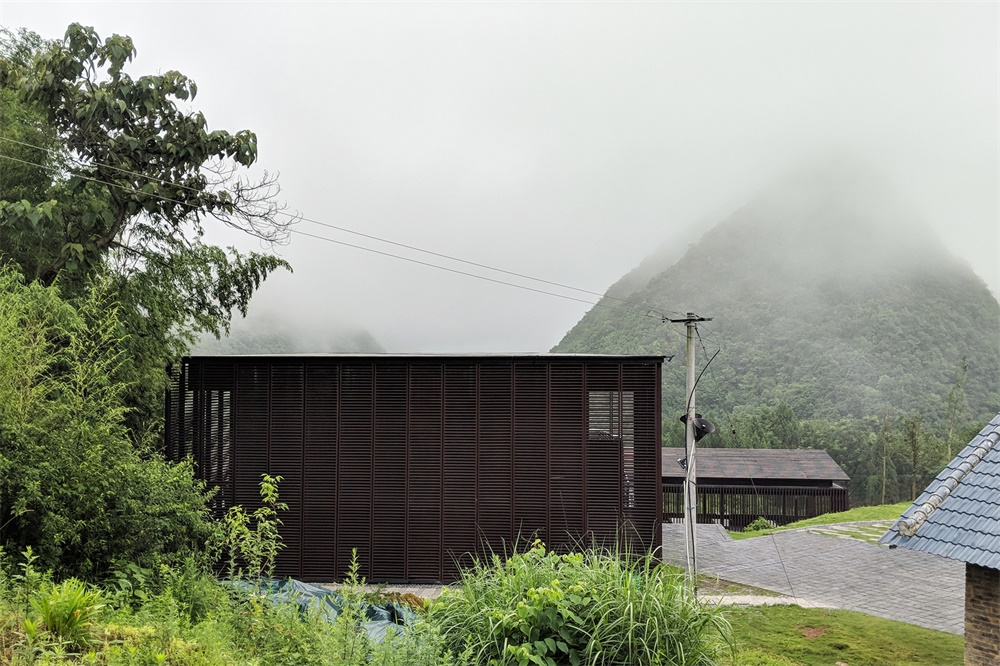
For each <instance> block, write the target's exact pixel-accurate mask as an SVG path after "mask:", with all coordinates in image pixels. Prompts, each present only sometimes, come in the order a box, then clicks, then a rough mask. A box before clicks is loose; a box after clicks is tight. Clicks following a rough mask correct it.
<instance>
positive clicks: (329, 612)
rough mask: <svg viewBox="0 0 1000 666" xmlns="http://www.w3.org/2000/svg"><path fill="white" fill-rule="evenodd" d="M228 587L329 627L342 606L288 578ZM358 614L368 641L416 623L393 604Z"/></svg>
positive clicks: (338, 598)
mask: <svg viewBox="0 0 1000 666" xmlns="http://www.w3.org/2000/svg"><path fill="white" fill-rule="evenodd" d="M228 585H230V586H232V587H233V588H234V589H236V590H240V591H243V592H247V593H252V594H260V595H264V596H266V597H269V598H270V600H271V602H272V603H274V604H284V603H294V604H296V605H297V606H298V607H299V610H301V611H302V612H303V613H306V612H310V611H311V612H316V613H319V614H320V616H321V617H323V618H324V619H325V620H326V621H327V622H330V623H331V624H332V623H333V621H334V620H336V619H337V616H338V615H340V613H341V611H342V610H343V608H344V603H345V601H344V597H343V595H341V594H339V593H337V592H334V591H333V590H329V589H327V588H325V587H320V586H319V585H310V584H309V583H303V582H302V581H298V580H294V579H291V578H287V579H284V580H278V579H276V578H261V579H260V580H258V581H252V582H251V581H244V580H232V581H228ZM359 610H360V612H361V616H362V617H363V618H365V621H364V622H362V624H361V626H362V627H364V629H365V632H366V633H367V634H368V637H369V638H371V639H373V640H376V641H381V640H382V638H383V637H385V634H386V632H387V631H388V630H389V629H392V631H393V633H395V634H400V633H402V631H403V627H405V626H406V625H407V624H410V623H412V622H414V621H415V620H416V619H417V614H416V613H415V612H414V611H413V609H412V608H410V607H409V606H407V605H406V604H399V603H396V602H393V601H389V602H386V603H384V604H379V605H375V604H368V603H363V604H362V605H361V607H360V609H359Z"/></svg>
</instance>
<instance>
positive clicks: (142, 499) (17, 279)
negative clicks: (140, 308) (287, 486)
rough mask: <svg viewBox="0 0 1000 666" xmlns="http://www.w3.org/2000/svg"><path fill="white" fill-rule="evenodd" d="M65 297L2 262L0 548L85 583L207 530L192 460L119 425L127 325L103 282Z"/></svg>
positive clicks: (209, 536) (162, 554) (177, 554)
mask: <svg viewBox="0 0 1000 666" xmlns="http://www.w3.org/2000/svg"><path fill="white" fill-rule="evenodd" d="M89 287H90V288H89V289H88V290H87V296H86V298H78V299H74V301H75V302H69V301H67V300H66V299H64V298H63V297H62V295H61V294H60V291H59V288H58V287H57V286H49V287H45V286H42V285H41V284H40V283H39V282H38V281H35V282H32V283H30V284H25V283H24V280H23V278H22V277H21V276H20V275H19V274H17V273H16V272H15V271H14V270H13V269H12V268H10V267H7V268H3V267H0V525H2V526H4V527H3V531H2V534H0V546H3V547H4V549H5V550H7V552H11V551H14V552H18V551H20V550H21V549H23V548H26V547H28V546H31V547H32V549H33V550H34V552H36V553H38V555H39V556H40V562H39V564H40V565H41V566H42V567H44V568H47V569H53V570H55V571H56V572H57V573H58V574H59V575H62V576H81V577H85V578H88V579H91V580H95V579H99V578H101V577H103V576H104V575H105V574H106V573H107V572H108V571H109V569H111V568H112V567H113V566H115V565H116V563H120V562H131V563H134V564H137V565H138V566H142V567H149V568H152V567H155V566H156V565H158V564H160V563H170V562H175V563H176V562H177V561H179V559H180V558H182V557H185V556H188V555H194V554H197V553H200V552H205V548H206V546H207V545H209V544H210V543H211V542H212V540H213V537H214V535H215V534H216V532H215V529H216V528H215V527H214V526H213V524H212V523H211V522H210V521H209V519H208V518H209V517H208V510H207V506H206V502H205V500H206V498H207V496H206V494H205V492H204V487H203V485H202V484H201V483H200V482H198V481H196V480H195V479H194V473H193V469H192V467H191V465H189V464H187V463H185V464H181V465H174V464H170V463H167V462H166V461H165V460H163V458H162V457H161V456H160V455H159V454H157V453H156V452H155V451H154V450H152V448H151V447H150V446H149V445H148V442H141V441H140V442H136V441H135V440H134V439H133V438H132V436H131V435H130V433H129V430H128V428H127V427H126V423H125V416H126V414H127V412H128V406H127V405H126V404H125V396H126V389H127V384H126V383H125V382H124V381H123V380H122V379H121V376H122V368H123V367H125V366H127V365H128V363H129V359H128V357H127V353H126V350H127V348H128V345H127V344H126V343H127V338H128V333H127V332H126V331H125V329H124V326H123V325H122V322H121V320H120V318H119V316H118V307H117V306H116V304H115V296H114V292H113V290H112V289H111V288H110V285H109V284H108V283H107V282H101V281H97V282H94V283H92V284H91V285H89Z"/></svg>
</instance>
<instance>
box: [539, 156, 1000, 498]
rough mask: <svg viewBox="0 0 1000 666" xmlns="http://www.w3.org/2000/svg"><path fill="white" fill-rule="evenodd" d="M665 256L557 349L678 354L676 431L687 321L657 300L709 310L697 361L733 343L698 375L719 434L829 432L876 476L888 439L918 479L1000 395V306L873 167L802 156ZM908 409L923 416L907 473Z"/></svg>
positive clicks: (772, 437) (744, 442)
mask: <svg viewBox="0 0 1000 666" xmlns="http://www.w3.org/2000/svg"><path fill="white" fill-rule="evenodd" d="M984 242H986V239H984ZM657 257H661V258H660V259H658V258H657ZM662 257H669V254H668V253H663V252H660V253H658V255H657V256H654V257H652V258H650V259H649V260H647V261H646V262H645V263H644V264H643V265H642V266H640V267H639V268H637V269H636V270H635V271H633V272H632V273H631V274H629V275H626V276H625V277H623V278H622V279H621V280H620V281H619V282H618V283H617V284H615V285H614V286H612V287H611V288H610V289H609V290H608V293H607V295H606V296H605V299H604V300H603V301H602V303H603V304H604V305H608V306H612V307H614V308H626V309H628V311H623V310H622V309H611V308H605V307H595V308H593V309H592V310H591V311H590V312H588V313H587V314H586V315H585V316H584V317H583V319H582V320H581V321H580V322H579V323H578V324H577V325H576V326H575V327H574V328H573V329H572V330H570V331H569V333H567V334H566V336H565V338H563V340H562V341H561V342H560V343H559V345H557V346H556V347H555V348H554V350H553V351H561V352H591V353H650V352H652V353H662V354H668V355H669V354H677V357H676V358H675V359H674V361H673V362H672V363H670V364H667V365H665V371H664V377H665V379H664V390H663V395H664V420H665V425H664V436H665V438H666V439H668V440H670V441H676V439H677V438H680V437H683V432H682V429H681V428H680V427H679V425H678V424H677V423H676V417H677V416H678V415H679V414H681V413H682V412H683V410H684V370H683V367H682V366H683V363H684V360H683V359H684V354H683V350H684V344H683V332H684V329H683V326H682V325H679V324H671V323H664V322H662V320H661V318H660V317H657V316H652V317H650V316H646V313H647V312H648V311H649V310H650V309H652V310H655V311H658V312H664V313H666V314H669V315H671V316H673V317H677V316H678V315H677V314H676V313H685V312H695V313H697V314H698V315H701V316H704V317H711V318H712V319H713V320H712V321H711V322H707V323H705V324H703V325H701V326H700V329H699V330H700V334H701V344H699V346H698V350H697V354H698V356H699V363H698V365H699V369H700V368H701V367H703V366H704V363H705V362H706V361H707V360H708V359H709V358H711V355H712V354H713V353H714V352H715V351H716V349H719V348H721V351H720V352H719V354H718V356H717V357H716V358H715V359H714V361H713V362H712V364H711V366H710V367H709V368H708V369H707V371H706V372H705V374H704V376H703V377H702V379H701V381H700V383H699V385H698V394H697V404H698V411H699V412H701V413H703V414H704V415H705V416H706V417H708V418H710V419H711V420H713V421H714V422H715V423H716V424H717V425H719V426H720V429H719V430H720V431H719V433H718V434H716V435H713V436H712V437H710V438H708V439H706V440H704V443H705V444H706V445H709V446H753V447H778V446H823V448H828V449H831V452H833V450H841V455H840V458H839V459H838V461H839V462H841V464H842V465H843V466H845V467H846V468H848V473H849V474H851V473H852V471H853V474H852V476H859V475H860V476H868V474H869V471H870V470H869V469H868V468H867V467H866V464H867V463H865V460H866V459H867V458H866V456H867V457H870V454H871V451H872V450H873V447H875V446H876V442H878V441H880V440H879V437H880V436H881V437H882V438H883V439H884V440H885V441H886V442H887V444H886V445H885V446H883V448H886V447H888V449H886V453H885V455H887V456H890V457H895V459H896V463H897V464H896V467H897V468H898V469H897V470H896V471H897V475H898V476H899V478H900V481H899V484H900V486H899V488H900V490H899V492H902V490H903V488H902V487H903V486H906V488H905V490H906V491H907V494H908V492H909V490H910V488H909V486H910V485H912V484H911V483H910V482H909V481H904V480H903V477H905V476H907V475H909V476H910V477H913V476H914V475H916V476H918V477H920V478H922V476H920V475H921V474H922V473H923V474H924V475H925V474H926V473H927V472H929V471H930V470H931V469H932V468H934V467H936V465H937V464H938V463H939V462H941V459H942V458H943V457H944V456H945V455H947V453H948V451H949V447H950V448H951V450H954V448H955V447H956V446H958V445H959V443H960V442H961V438H962V437H965V436H966V434H967V432H968V431H969V430H970V429H974V428H975V426H976V424H977V423H981V422H982V421H983V420H985V419H986V418H988V417H989V416H990V415H992V414H995V413H996V411H997V410H998V409H1000V333H998V330H1000V329H998V326H1000V305H998V303H997V300H996V298H995V297H994V296H993V294H991V293H990V291H989V289H988V288H987V287H986V285H985V283H984V282H983V281H982V280H981V279H980V278H978V277H977V276H976V275H975V274H974V273H973V272H972V270H971V269H970V268H969V267H968V266H967V265H965V264H964V263H963V262H962V261H960V260H958V259H957V258H955V257H954V256H952V255H951V254H950V253H948V252H947V251H946V249H945V248H944V247H943V245H942V244H941V242H940V241H939V240H938V239H937V238H936V237H935V236H934V235H933V234H931V233H930V232H929V231H928V229H927V228H926V226H925V224H924V222H923V221H922V220H921V219H920V218H919V217H918V216H917V215H916V214H915V213H913V212H912V211H909V210H907V208H906V206H905V205H904V204H903V203H902V202H901V201H899V200H898V198H897V197H896V196H895V194H894V193H893V191H892V189H891V188H890V187H889V186H888V185H887V184H886V183H885V182H884V180H883V179H882V178H881V176H880V175H878V174H876V173H873V172H871V171H869V170H868V169H867V168H865V167H864V166H861V165H857V164H850V163H844V162H842V161H836V162H833V161H831V162H828V163H825V164H823V165H822V166H813V167H811V168H808V169H805V170H803V171H801V172H799V173H797V174H795V175H792V176H790V177H788V178H787V179H785V180H784V181H782V182H780V183H778V184H776V185H775V186H773V187H771V188H769V189H768V190H767V191H765V192H763V193H761V194H760V195H759V196H758V197H756V198H755V199H754V200H753V201H751V202H749V203H748V204H747V205H746V206H744V207H742V208H741V209H739V210H737V211H736V212H734V213H733V214H732V215H730V216H729V217H728V218H726V219H724V220H722V221H721V222H719V223H718V224H717V225H716V226H714V227H712V228H710V229H709V230H708V231H707V232H706V233H705V234H704V235H703V236H702V237H701V239H700V240H699V241H698V242H697V243H694V244H692V245H691V246H690V247H689V248H687V250H686V252H684V253H683V256H681V257H680V258H679V259H677V260H676V261H669V260H668V261H667V262H663V261H662ZM657 261H660V262H662V263H659V264H657V263H656V262H657ZM615 299H625V300H627V301H629V303H628V304H625V303H622V302H621V301H618V300H615ZM670 311H673V312H674V313H675V314H671V312H670ZM907 424H909V427H910V428H911V430H912V429H913V425H914V424H918V425H919V428H918V431H917V438H918V439H919V447H918V449H919V452H918V453H919V455H917V457H918V458H919V460H917V463H916V465H915V466H914V465H913V464H912V462H913V456H911V462H910V464H909V468H908V469H909V471H908V472H907V471H905V470H904V468H906V467H907V465H906V464H904V461H903V458H904V453H903V452H904V449H905V448H906V446H905V444H904V442H903V439H904V433H905V431H906V427H907ZM837 433H839V434H837ZM880 433H881V435H880ZM849 442H854V444H849ZM961 443H964V442H961ZM868 463H870V465H869V466H870V467H872V468H874V467H881V465H880V464H879V465H876V464H875V463H874V462H873V461H870V460H869V461H868ZM915 467H916V468H923V472H920V470H917V471H916V472H914V468H915ZM879 476H880V479H879V486H880V488H879V490H881V485H883V481H884V479H882V478H881V476H882V475H879ZM911 480H912V479H911ZM858 487H859V486H858V485H855V490H857V489H858ZM889 494H890V495H891V494H892V493H889ZM879 495H881V492H879Z"/></svg>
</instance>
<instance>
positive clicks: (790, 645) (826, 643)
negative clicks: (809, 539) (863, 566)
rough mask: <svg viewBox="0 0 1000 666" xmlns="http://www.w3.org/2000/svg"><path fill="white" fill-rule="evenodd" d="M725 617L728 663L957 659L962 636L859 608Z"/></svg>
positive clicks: (768, 610)
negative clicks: (729, 634)
mask: <svg viewBox="0 0 1000 666" xmlns="http://www.w3.org/2000/svg"><path fill="white" fill-rule="evenodd" d="M727 616H728V617H729V620H730V622H732V625H733V637H734V640H735V641H736V643H737V648H738V652H737V654H736V656H735V658H734V659H733V660H732V661H730V662H729V664H730V665H731V666H784V665H786V664H787V665H789V666H790V665H792V664H801V665H803V666H812V665H814V664H815V665H816V666H819V665H821V664H822V665H823V666H833V665H834V664H837V663H842V664H848V665H849V666H861V665H862V664H864V665H866V666H881V665H883V664H884V665H886V666H901V665H903V664H915V665H916V664H926V665H927V666H949V665H951V664H955V665H960V664H962V651H963V648H964V639H963V638H962V637H961V636H956V635H954V634H948V633H945V632H942V631H933V630H931V629H924V628H922V627H918V626H915V625H912V624H906V623H904V622H895V621H893V620H886V619H883V618H880V617H874V616H871V615H865V614H863V613H854V612H851V611H842V610H826V609H818V608H801V607H799V606H751V607H745V608H734V609H733V610H732V611H730V612H728V613H727Z"/></svg>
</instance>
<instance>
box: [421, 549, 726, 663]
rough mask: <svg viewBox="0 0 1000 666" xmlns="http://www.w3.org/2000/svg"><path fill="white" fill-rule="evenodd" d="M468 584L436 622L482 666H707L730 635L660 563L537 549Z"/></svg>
mask: <svg viewBox="0 0 1000 666" xmlns="http://www.w3.org/2000/svg"><path fill="white" fill-rule="evenodd" d="M460 584H461V588H460V589H459V590H454V591H453V590H446V591H445V593H444V594H442V596H441V597H440V598H439V599H438V600H436V601H435V602H433V603H432V604H431V606H430V610H429V613H428V619H429V621H430V622H431V623H432V624H434V625H436V626H437V627H438V628H439V630H440V632H441V633H442V635H443V636H444V637H445V639H446V641H447V645H448V647H449V648H450V649H451V650H453V651H455V652H460V651H462V650H466V649H468V650H469V651H470V652H471V657H472V660H473V661H474V662H475V663H487V662H491V663H492V662H496V663H500V664H518V665H526V664H539V665H541V666H549V665H555V664H584V663H586V664H639V663H641V664H708V663H713V660H714V658H715V656H716V655H717V654H718V653H719V651H720V648H721V647H722V645H723V641H722V640H720V638H721V637H723V636H725V635H726V633H727V629H728V626H727V623H726V621H725V619H724V618H723V617H722V615H721V613H720V612H719V611H717V610H715V609H710V608H706V607H703V606H701V605H700V604H699V603H698V601H697V599H696V598H695V597H694V594H693V592H692V591H691V590H690V589H689V588H687V587H686V586H685V584H684V580H683V577H682V576H681V575H678V574H677V573H673V572H671V571H668V570H667V569H666V568H664V567H660V566H659V565H658V562H657V559H656V558H655V557H654V556H652V555H650V556H646V557H643V558H632V557H629V555H628V554H627V553H611V552H606V551H598V550H589V551H586V552H584V553H570V554H566V555H559V554H557V553H554V552H548V551H546V549H545V547H544V545H542V544H541V543H540V542H535V544H534V545H533V547H532V548H531V549H530V550H528V551H527V552H524V553H517V554H515V555H513V556H512V557H510V558H508V559H507V560H506V561H504V560H503V559H502V558H501V557H499V556H498V555H494V556H493V557H492V558H491V559H490V561H489V562H483V561H477V562H475V563H474V564H473V566H472V567H471V568H470V569H467V570H465V571H464V572H463V573H462V576H461V580H460Z"/></svg>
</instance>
